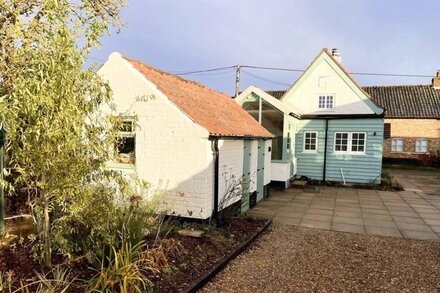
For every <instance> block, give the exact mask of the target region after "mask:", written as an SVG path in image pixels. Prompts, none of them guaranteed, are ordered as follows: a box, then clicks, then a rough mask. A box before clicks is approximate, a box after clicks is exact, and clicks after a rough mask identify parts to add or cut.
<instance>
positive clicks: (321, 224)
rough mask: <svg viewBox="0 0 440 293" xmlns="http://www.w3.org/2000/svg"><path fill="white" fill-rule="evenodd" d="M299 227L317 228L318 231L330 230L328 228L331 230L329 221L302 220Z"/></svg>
mask: <svg viewBox="0 0 440 293" xmlns="http://www.w3.org/2000/svg"><path fill="white" fill-rule="evenodd" d="M299 225H300V226H301V227H307V228H318V229H324V230H330V228H331V222H330V221H315V220H310V219H302V221H301V223H300V224H299Z"/></svg>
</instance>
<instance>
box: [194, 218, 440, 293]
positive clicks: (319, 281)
mask: <svg viewBox="0 0 440 293" xmlns="http://www.w3.org/2000/svg"><path fill="white" fill-rule="evenodd" d="M324 291H325V292H344V291H345V292H346V291H350V292H372V291H375V292H381V291H386V292H440V243H438V242H437V243H435V242H428V241H418V240H407V239H398V238H391V237H380V236H370V235H359V234H350V233H340V232H333V231H324V230H318V229H308V228H302V227H295V226H285V225H281V224H274V225H272V226H271V227H270V231H269V232H267V233H266V234H264V235H263V236H262V237H260V238H259V239H258V240H257V241H256V242H255V243H254V244H253V245H252V247H251V248H250V249H248V250H247V251H246V252H245V253H243V254H241V255H240V256H238V257H237V258H236V259H235V260H233V261H232V262H231V263H229V265H228V266H227V267H226V268H225V269H224V270H223V271H222V272H221V273H219V274H218V275H217V276H216V277H215V278H214V279H213V280H212V281H211V282H210V283H208V284H207V285H206V286H205V287H204V288H203V289H202V290H201V292H324Z"/></svg>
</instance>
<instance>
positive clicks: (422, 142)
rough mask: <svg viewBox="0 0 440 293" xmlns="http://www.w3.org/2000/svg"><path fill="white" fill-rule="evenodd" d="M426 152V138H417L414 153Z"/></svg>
mask: <svg viewBox="0 0 440 293" xmlns="http://www.w3.org/2000/svg"><path fill="white" fill-rule="evenodd" d="M427 152H428V140H427V139H424V138H419V139H417V140H416V153H427Z"/></svg>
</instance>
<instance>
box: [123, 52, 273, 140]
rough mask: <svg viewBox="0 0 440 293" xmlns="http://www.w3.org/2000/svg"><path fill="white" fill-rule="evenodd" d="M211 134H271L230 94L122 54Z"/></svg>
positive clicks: (263, 136) (257, 135) (267, 135)
mask: <svg viewBox="0 0 440 293" xmlns="http://www.w3.org/2000/svg"><path fill="white" fill-rule="evenodd" d="M123 58H124V59H125V60H127V61H128V62H130V63H131V64H132V66H133V67H134V68H135V69H136V70H138V71H139V72H140V73H142V74H143V75H144V76H145V78H146V79H148V80H149V81H150V82H152V83H154V84H155V85H156V87H157V88H158V89H159V90H160V91H161V92H162V93H164V94H165V95H166V96H167V97H168V99H169V100H170V101H171V102H173V103H174V104H175V105H176V106H177V107H179V108H180V109H181V110H182V111H183V112H185V113H186V114H187V115H188V116H189V117H191V119H193V120H194V121H195V122H196V123H197V124H199V125H201V126H202V127H204V128H206V129H207V130H208V131H209V133H210V135H211V136H235V137H261V138H271V137H274V136H273V135H272V134H271V133H270V132H269V131H267V130H266V129H265V128H264V127H262V126H261V125H260V124H259V123H258V122H257V121H256V120H255V119H254V118H252V116H250V115H249V114H248V113H247V112H246V111H245V110H244V109H242V108H241V107H240V105H238V104H237V103H236V102H235V101H234V100H233V99H232V98H231V97H230V96H228V95H226V94H223V93H220V92H217V91H215V90H212V89H210V88H207V87H205V86H203V85H201V84H199V83H197V82H194V81H190V80H186V79H183V78H181V77H179V76H176V75H173V74H170V73H167V72H164V71H161V70H158V69H155V68H153V67H151V66H149V65H147V64H144V63H142V62H140V61H137V60H133V59H131V58H128V57H123Z"/></svg>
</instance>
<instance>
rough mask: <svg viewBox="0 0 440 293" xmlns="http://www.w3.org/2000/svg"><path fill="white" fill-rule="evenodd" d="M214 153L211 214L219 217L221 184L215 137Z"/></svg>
mask: <svg viewBox="0 0 440 293" xmlns="http://www.w3.org/2000/svg"><path fill="white" fill-rule="evenodd" d="M211 148H212V155H213V157H214V209H213V211H212V214H211V218H215V219H216V220H217V219H218V185H219V179H218V177H219V174H220V172H219V153H220V152H219V150H218V138H214V139H213V140H212V141H211Z"/></svg>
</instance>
